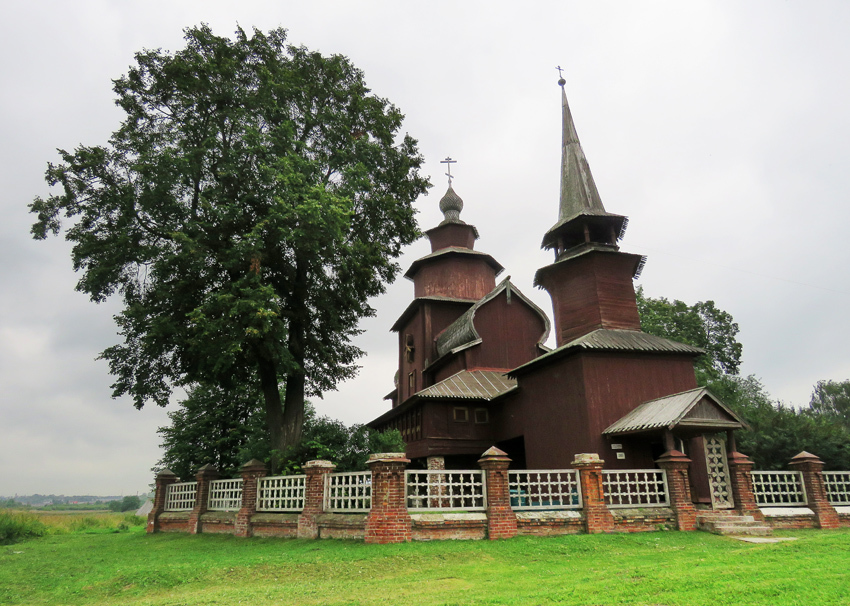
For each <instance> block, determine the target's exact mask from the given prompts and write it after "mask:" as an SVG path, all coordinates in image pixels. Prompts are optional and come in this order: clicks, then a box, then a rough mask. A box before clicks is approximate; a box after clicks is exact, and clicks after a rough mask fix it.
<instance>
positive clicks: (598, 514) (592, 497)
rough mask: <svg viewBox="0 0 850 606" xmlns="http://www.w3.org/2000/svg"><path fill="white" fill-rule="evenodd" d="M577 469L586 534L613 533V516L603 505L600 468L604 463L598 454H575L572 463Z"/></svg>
mask: <svg viewBox="0 0 850 606" xmlns="http://www.w3.org/2000/svg"><path fill="white" fill-rule="evenodd" d="M572 465H573V468H574V469H578V472H579V481H580V482H581V494H582V498H583V499H584V524H585V531H586V532H587V533H588V534H598V533H601V532H614V516H613V515H611V511H610V510H609V509H608V506H607V505H606V504H605V492H604V490H603V488H602V468H603V466H604V465H605V461H603V460H602V459H600V458H599V455H598V454H577V455H576V458H575V460H574V461H573V463H572Z"/></svg>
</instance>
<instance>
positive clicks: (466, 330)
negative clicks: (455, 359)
mask: <svg viewBox="0 0 850 606" xmlns="http://www.w3.org/2000/svg"><path fill="white" fill-rule="evenodd" d="M502 292H507V293H508V296H509V297H510V296H511V295H514V296H517V297H519V298H520V299H521V300H522V301H523V302H525V303H526V304H527V305H528V306H529V307H531V309H533V310H534V311H535V312H537V313H538V314H539V315H540V317H541V318H543V322H544V325H545V327H546V329H545V331H544V333H543V335H542V336H541V337H540V340H539V341H538V344H539V345H542V344H543V343H545V342H546V339H548V338H549V328H550V324H549V318H547V317H546V314H544V313H543V310H542V309H540V308H539V307H537V305H535V304H534V303H533V302H532V301H531V300H530V299H528V298H527V297H526V296H525V295H524V294H522V293H521V292H520V291H519V290H517V287H516V286H514V285H513V284H511V277H510V276H508V277H507V278H505V279H504V280H502V281H501V282H500V283H499V284H498V285H497V286H496V288H494V289H493V290H492V291H490V293H489V294H487V296H485V297H484V298H482V299H480V300H479V301H477V302H476V303H475V304H474V305H473V306H472V307H470V308H469V309H468V310H466V312H465V313H464V314H463V315H462V316H460V317H459V318H458V319H457V320H455V321H454V322H452V323H451V324H450V325H449V326H448V327H446V329H445V330H444V331H443V332H441V333H440V334H439V336H437V358H438V359H439V358H441V357H442V356H444V355H446V354H448V353H451V352H456V351H459V350H461V349H465V348H466V347H471V346H472V345H476V344H478V343H480V342H481V337H480V336H479V334H478V331H476V330H475V312H477V311H478V310H479V309H481V307H482V306H484V305H485V304H487V303H488V302H489V301H492V300H493V299H495V298H496V297H497V296H498V295H499V294H500V293H502Z"/></svg>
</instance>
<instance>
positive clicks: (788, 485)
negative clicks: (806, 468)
mask: <svg viewBox="0 0 850 606" xmlns="http://www.w3.org/2000/svg"><path fill="white" fill-rule="evenodd" d="M752 477H753V493H754V494H755V496H756V503H757V504H758V505H760V506H762V507H797V506H800V505H806V503H807V502H808V500H807V499H806V488H805V486H803V477H802V475H801V474H800V472H799V471H754V472H753V473H752Z"/></svg>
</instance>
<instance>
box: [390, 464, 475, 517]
mask: <svg viewBox="0 0 850 606" xmlns="http://www.w3.org/2000/svg"><path fill="white" fill-rule="evenodd" d="M405 480H406V494H407V508H408V509H409V510H410V511H435V510H443V511H445V510H463V511H479V510H482V509H486V508H487V497H486V491H485V489H484V472H482V471H444V470H429V471H407V472H405Z"/></svg>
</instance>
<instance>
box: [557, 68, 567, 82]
mask: <svg viewBox="0 0 850 606" xmlns="http://www.w3.org/2000/svg"><path fill="white" fill-rule="evenodd" d="M555 69H557V70H558V84H560V85H561V86H563V85H564V84H566V83H567V81H566V80H564V74H562V73H561V72H562V71H564V70H563V69H562V68H561V66H560V65H559V66H558V67H556V68H555Z"/></svg>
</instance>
